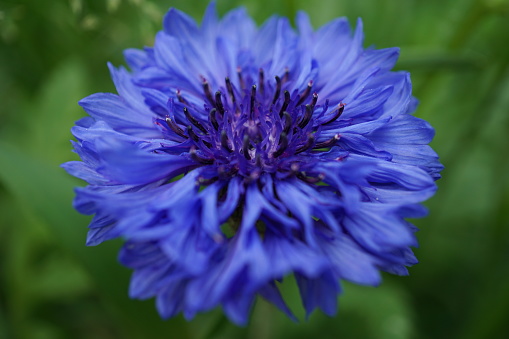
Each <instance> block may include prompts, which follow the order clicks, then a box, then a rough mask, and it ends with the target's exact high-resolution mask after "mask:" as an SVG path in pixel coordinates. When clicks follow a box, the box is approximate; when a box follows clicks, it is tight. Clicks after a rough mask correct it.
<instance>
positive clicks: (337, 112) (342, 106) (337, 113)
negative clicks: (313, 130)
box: [322, 103, 345, 125]
mask: <svg viewBox="0 0 509 339" xmlns="http://www.w3.org/2000/svg"><path fill="white" fill-rule="evenodd" d="M344 110H345V104H343V103H341V104H339V106H338V108H337V109H335V110H334V115H333V116H332V118H330V119H329V120H328V121H326V122H324V123H323V124H322V125H327V124H330V123H331V122H334V121H336V120H338V119H339V117H340V116H341V114H343V111H344Z"/></svg>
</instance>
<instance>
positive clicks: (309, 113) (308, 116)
mask: <svg viewBox="0 0 509 339" xmlns="http://www.w3.org/2000/svg"><path fill="white" fill-rule="evenodd" d="M312 115H313V107H312V106H311V105H306V113H305V114H304V116H303V117H302V120H301V121H299V127H300V128H301V129H302V128H304V127H306V125H307V124H308V123H309V121H310V120H311V116H312Z"/></svg>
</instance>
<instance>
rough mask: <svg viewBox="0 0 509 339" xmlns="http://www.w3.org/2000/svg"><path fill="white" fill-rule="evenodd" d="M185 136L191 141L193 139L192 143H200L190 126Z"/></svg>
mask: <svg viewBox="0 0 509 339" xmlns="http://www.w3.org/2000/svg"><path fill="white" fill-rule="evenodd" d="M187 134H188V135H189V137H191V139H193V141H194V142H199V141H200V138H199V137H198V136H197V135H196V133H195V132H194V131H193V128H192V127H191V125H189V126H187Z"/></svg>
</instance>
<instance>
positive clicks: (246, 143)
mask: <svg viewBox="0 0 509 339" xmlns="http://www.w3.org/2000/svg"><path fill="white" fill-rule="evenodd" d="M242 153H243V154H244V157H245V158H246V159H247V160H251V155H249V136H248V135H244V139H243V140H242Z"/></svg>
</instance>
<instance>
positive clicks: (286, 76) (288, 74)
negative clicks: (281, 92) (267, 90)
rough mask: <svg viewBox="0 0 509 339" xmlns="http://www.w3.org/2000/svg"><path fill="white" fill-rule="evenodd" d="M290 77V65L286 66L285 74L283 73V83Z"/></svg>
mask: <svg viewBox="0 0 509 339" xmlns="http://www.w3.org/2000/svg"><path fill="white" fill-rule="evenodd" d="M289 78H290V70H289V69H288V67H285V74H284V75H283V79H282V80H283V84H284V83H286V82H287V81H288V79H289Z"/></svg>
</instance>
